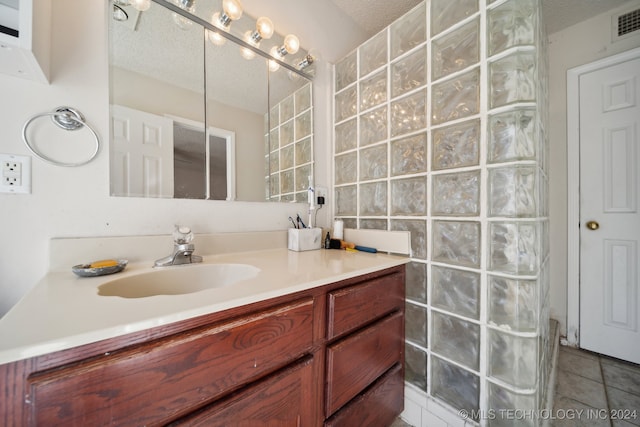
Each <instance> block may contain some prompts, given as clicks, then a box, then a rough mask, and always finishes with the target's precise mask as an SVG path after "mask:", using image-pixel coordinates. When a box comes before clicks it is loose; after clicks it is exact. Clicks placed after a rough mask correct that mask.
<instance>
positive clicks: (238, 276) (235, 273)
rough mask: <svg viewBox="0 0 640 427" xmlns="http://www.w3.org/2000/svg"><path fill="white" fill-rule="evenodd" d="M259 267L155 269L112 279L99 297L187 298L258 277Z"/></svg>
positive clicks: (222, 266)
mask: <svg viewBox="0 0 640 427" xmlns="http://www.w3.org/2000/svg"><path fill="white" fill-rule="evenodd" d="M259 271H260V269H259V268H256V267H254V266H252V265H246V264H192V265H186V266H179V267H166V268H162V269H154V270H153V271H149V272H146V273H140V274H135V275H132V276H126V277H121V278H118V279H113V280H110V281H109V282H106V283H104V284H102V285H100V286H99V287H98V295H102V296H116V297H121V298H146V297H152V296H156V295H184V294H191V293H194V292H200V291H204V290H207V289H213V288H223V287H225V286H230V285H233V284H234V283H237V282H239V281H241V280H246V279H250V278H252V277H255V276H256V275H257V274H258V272H259Z"/></svg>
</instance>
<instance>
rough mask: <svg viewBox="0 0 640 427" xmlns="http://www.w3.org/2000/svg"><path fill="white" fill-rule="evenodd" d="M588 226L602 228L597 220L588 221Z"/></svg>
mask: <svg viewBox="0 0 640 427" xmlns="http://www.w3.org/2000/svg"><path fill="white" fill-rule="evenodd" d="M587 228H588V229H589V230H597V229H598V228H600V224H598V222H597V221H589V222H587Z"/></svg>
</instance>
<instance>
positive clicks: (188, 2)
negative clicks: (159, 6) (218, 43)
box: [173, 0, 196, 30]
mask: <svg viewBox="0 0 640 427" xmlns="http://www.w3.org/2000/svg"><path fill="white" fill-rule="evenodd" d="M173 2H174V3H175V4H176V5H177V6H179V7H180V8H181V9H183V10H184V11H186V12H189V13H190V14H192V15H195V14H196V2H195V0H173ZM173 22H175V24H176V25H177V26H178V27H179V28H181V29H183V30H188V29H190V28H191V27H192V26H193V21H192V20H190V19H188V18H185V17H184V16H182V15H180V14H178V13H174V14H173Z"/></svg>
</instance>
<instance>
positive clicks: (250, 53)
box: [240, 47, 256, 60]
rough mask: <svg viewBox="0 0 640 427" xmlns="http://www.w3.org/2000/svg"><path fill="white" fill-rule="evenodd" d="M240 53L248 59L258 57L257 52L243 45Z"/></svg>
mask: <svg viewBox="0 0 640 427" xmlns="http://www.w3.org/2000/svg"><path fill="white" fill-rule="evenodd" d="M240 55H242V57H243V58H244V59H246V60H251V59H253V58H255V57H256V53H255V52H254V51H252V50H251V49H249V48H248V47H241V48H240Z"/></svg>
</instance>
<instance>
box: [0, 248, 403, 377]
mask: <svg viewBox="0 0 640 427" xmlns="http://www.w3.org/2000/svg"><path fill="white" fill-rule="evenodd" d="M408 261H409V258H407V257H402V256H395V255H387V254H382V253H377V254H371V253H365V252H347V251H340V250H324V249H321V250H314V251H308V252H292V251H289V250H287V249H267V250H260V251H253V252H242V253H233V254H224V255H211V256H205V257H204V263H211V264H215V263H233V264H249V265H252V266H255V267H257V268H259V269H260V272H259V273H258V275H257V276H256V277H254V278H252V279H248V280H243V281H241V282H237V283H235V284H233V285H231V286H228V287H224V288H212V289H207V290H204V291H200V292H196V293H192V294H185V295H170V296H168V295H159V296H152V297H146V298H133V299H131V298H121V297H113V296H99V295H98V294H97V292H98V286H100V285H101V284H104V283H105V282H108V281H110V280H113V279H116V278H120V277H124V276H127V275H135V274H140V273H143V272H148V271H150V270H151V268H150V265H151V264H150V263H149V262H144V263H141V262H138V263H130V264H129V265H128V266H127V268H126V269H125V270H124V271H123V272H121V273H117V274H113V275H108V276H102V277H90V278H87V277H77V276H75V275H74V274H73V273H72V272H71V269H69V270H68V271H54V272H51V273H49V274H48V275H47V276H45V277H44V278H43V279H42V280H41V281H40V282H39V283H38V284H37V285H36V286H35V287H34V288H33V289H32V290H31V291H30V292H29V293H28V294H27V295H26V296H25V297H24V298H23V299H22V300H20V302H18V304H16V305H15V306H14V307H13V308H12V309H11V310H10V311H9V312H8V313H7V314H6V315H5V316H4V317H2V318H0V364H3V363H9V362H12V361H16V360H20V359H25V358H28V357H33V356H38V355H42V354H45V353H50V352H54V351H59V350H64V349H68V348H72V347H76V346H79V345H83V344H88V343H92V342H96V341H100V340H103V339H108V338H113V337H116V336H120V335H124V334H128V333H131V332H137V331H140V330H144V329H148V328H152V327H155V326H160V325H166V324H169V323H173V322H177V321H181V320H185V319H189V318H193V317H196V316H200V315H204V314H209V313H215V312H218V311H221V310H226V309H229V308H234V307H239V306H241V305H245V304H250V303H253V302H257V301H262V300H265V299H269V298H274V297H278V296H282V295H287V294H290V293H294V292H298V291H302V290H306V289H311V288H314V287H317V286H321V285H326V284H328V283H333V282H336V281H339V280H344V279H348V278H351V277H355V276H359V275H362V274H367V273H371V272H375V271H378V270H382V269H385V268H389V267H395V266H398V265H402V264H405V263H407V262H408ZM189 267H190V266H188V265H187V266H176V267H164V268H180V269H182V268H185V269H186V268H189Z"/></svg>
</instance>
